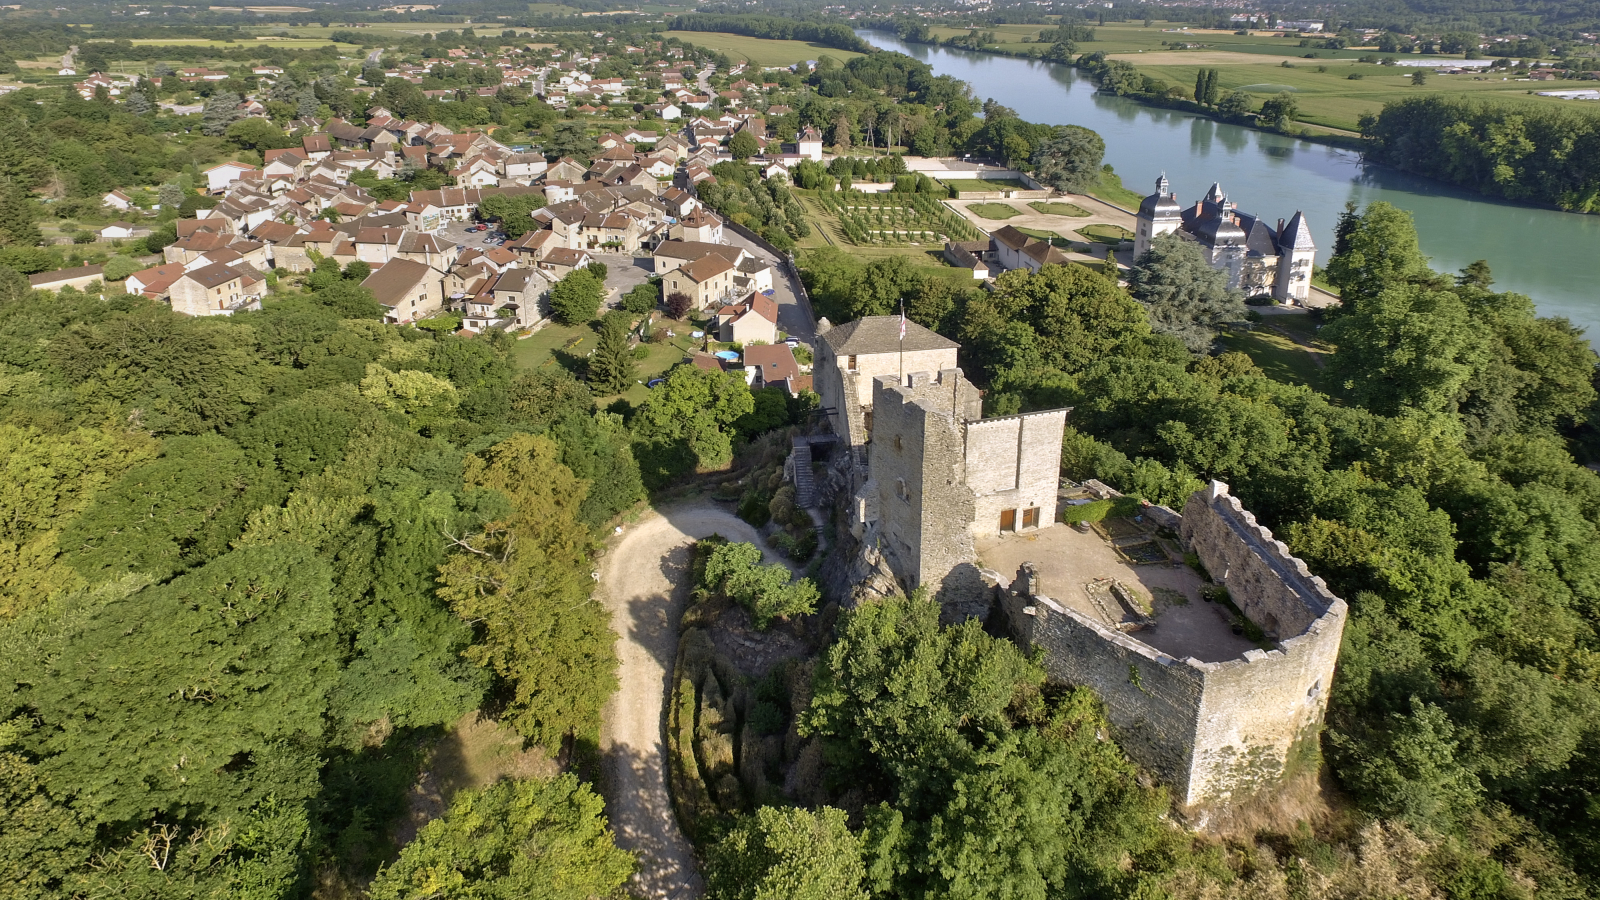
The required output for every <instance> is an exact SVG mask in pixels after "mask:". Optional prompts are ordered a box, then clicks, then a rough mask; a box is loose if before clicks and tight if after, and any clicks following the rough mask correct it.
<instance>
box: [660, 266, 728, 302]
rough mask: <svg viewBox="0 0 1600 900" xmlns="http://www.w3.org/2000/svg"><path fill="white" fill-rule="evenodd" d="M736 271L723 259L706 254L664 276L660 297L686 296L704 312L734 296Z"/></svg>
mask: <svg viewBox="0 0 1600 900" xmlns="http://www.w3.org/2000/svg"><path fill="white" fill-rule="evenodd" d="M737 272H738V269H737V268H735V266H734V264H733V263H731V262H729V261H728V259H727V258H726V257H724V256H721V255H720V254H716V253H708V254H706V255H705V256H702V257H700V258H699V259H697V260H694V261H693V262H690V263H689V264H688V265H685V266H679V267H678V268H676V269H673V270H672V271H670V272H668V273H667V274H666V275H665V276H663V277H662V279H661V286H662V290H663V294H662V296H666V297H670V296H672V295H673V294H678V293H681V294H686V295H688V297H689V299H690V301H691V302H692V303H693V304H694V308H695V309H705V308H706V307H709V306H711V305H712V304H713V303H718V302H720V301H722V300H725V299H727V298H728V297H730V296H731V295H732V294H733V277H734V275H735V273H737Z"/></svg>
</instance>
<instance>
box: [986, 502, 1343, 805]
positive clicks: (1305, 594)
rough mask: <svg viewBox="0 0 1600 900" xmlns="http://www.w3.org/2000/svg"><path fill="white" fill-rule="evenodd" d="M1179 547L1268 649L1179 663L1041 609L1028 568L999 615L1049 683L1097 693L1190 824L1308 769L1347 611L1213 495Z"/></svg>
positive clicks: (1236, 507) (1245, 516) (1235, 505)
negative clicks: (1189, 813)
mask: <svg viewBox="0 0 1600 900" xmlns="http://www.w3.org/2000/svg"><path fill="white" fill-rule="evenodd" d="M1179 534H1180V535H1181V537H1182V538H1183V541H1184V543H1185V545H1186V546H1187V547H1189V548H1190V549H1191V550H1192V551H1193V552H1194V553H1195V554H1196V555H1198V556H1199V558H1200V562H1201V564H1202V565H1204V566H1205V568H1206V570H1207V571H1208V572H1209V573H1210V574H1211V575H1212V577H1213V578H1214V579H1216V581H1218V582H1219V583H1221V584H1223V585H1225V586H1226V587H1227V588H1228V591H1229V594H1230V595H1231V597H1232V598H1233V600H1234V602H1235V603H1236V604H1237V605H1238V606H1239V608H1240V609H1241V610H1242V611H1243V612H1244V613H1245V614H1246V616H1248V617H1249V618H1250V619H1251V621H1253V622H1255V623H1256V624H1258V625H1261V626H1262V628H1263V630H1264V631H1267V633H1268V636H1269V639H1270V640H1272V642H1273V647H1272V649H1270V650H1262V649H1255V650H1249V651H1246V652H1245V653H1244V654H1243V655H1242V656H1240V657H1239V658H1237V659H1231V660H1227V661H1225V662H1203V661H1201V660H1199V659H1195V658H1193V657H1189V658H1185V659H1181V660H1180V659H1175V658H1173V657H1171V656H1168V655H1167V654H1164V653H1162V652H1160V651H1158V650H1156V649H1155V648H1153V647H1151V646H1149V645H1148V644H1145V643H1143V642H1141V641H1139V640H1138V639H1137V638H1135V637H1133V636H1132V635H1127V634H1123V633H1121V632H1118V631H1114V630H1111V629H1108V628H1105V627H1103V626H1101V625H1099V624H1098V623H1096V622H1093V621H1091V620H1090V619H1088V618H1087V617H1085V616H1083V615H1081V614H1079V613H1077V612H1076V611H1074V610H1072V609H1070V608H1068V607H1066V606H1065V605H1064V604H1059V603H1057V602H1055V601H1054V600H1051V599H1050V598H1048V597H1043V596H1039V595H1038V592H1037V589H1036V581H1037V580H1036V578H1035V577H1034V576H1033V573H1032V572H1031V569H1030V567H1029V566H1028V565H1024V566H1023V569H1022V571H1021V572H1019V573H1018V577H1017V579H1016V581H1015V582H1013V584H1012V587H1011V589H1010V590H1007V591H1003V592H1001V598H1000V601H1001V608H1002V610H1003V611H1004V613H1005V615H1006V618H1007V620H1008V622H1009V623H1010V626H1011V629H1012V632H1013V634H1014V636H1015V638H1016V639H1017V641H1018V642H1019V643H1021V644H1022V646H1023V647H1024V648H1025V649H1027V650H1029V651H1032V650H1034V649H1039V650H1042V651H1043V661H1044V666H1045V670H1046V672H1047V673H1048V674H1049V677H1050V679H1051V680H1052V681H1056V682H1059V683H1064V684H1074V685H1083V686H1087V687H1090V688H1092V689H1094V690H1095V692H1096V693H1097V694H1098V695H1099V696H1100V697H1101V698H1102V700H1103V702H1104V703H1105V707H1106V715H1107V718H1108V719H1109V720H1110V722H1111V724H1112V726H1113V728H1114V729H1115V730H1116V737H1117V740H1118V741H1119V743H1121V745H1122V746H1123V748H1124V749H1125V750H1127V752H1128V755H1129V756H1131V757H1132V758H1133V759H1134V760H1136V761H1137V762H1139V763H1140V764H1141V765H1143V766H1145V767H1147V768H1149V769H1150V770H1152V771H1153V772H1155V773H1156V774H1157V775H1158V776H1159V777H1160V778H1161V779H1162V780H1163V781H1166V782H1167V783H1169V784H1171V785H1172V787H1173V789H1174V791H1175V794H1176V797H1177V799H1178V801H1179V803H1180V805H1182V806H1183V807H1185V808H1188V809H1191V810H1193V809H1200V808H1205V807H1211V806H1216V805H1224V804H1227V803H1229V802H1230V801H1233V800H1238V799H1243V798H1245V797H1248V796H1251V795H1255V794H1258V793H1260V792H1262V791H1265V790H1270V789H1271V788H1273V787H1274V786H1276V785H1277V784H1279V783H1281V781H1282V780H1283V778H1284V777H1285V776H1286V775H1288V774H1292V773H1293V772H1294V771H1295V770H1296V768H1297V766H1298V765H1300V763H1301V762H1302V761H1303V760H1311V759H1315V758H1316V750H1317V738H1318V734H1319V732H1320V729H1321V725H1322V719H1323V715H1324V713H1325V712H1326V709H1327V703H1328V688H1329V686H1330V684H1331V683H1332V680H1333V671H1334V665H1335V663H1336V662H1337V661H1338V656H1339V643H1340V640H1341V638H1342V636H1343V633H1344V622H1345V617H1346V613H1347V610H1346V606H1345V602H1344V601H1343V600H1341V599H1339V598H1338V597H1336V596H1334V595H1333V594H1332V592H1330V591H1329V590H1328V588H1327V585H1326V584H1324V583H1323V581H1322V579H1320V578H1317V577H1315V576H1313V575H1311V573H1310V572H1309V571H1308V570H1307V569H1306V566H1305V563H1303V562H1302V561H1300V560H1298V559H1296V558H1295V557H1294V556H1293V555H1292V554H1290V552H1289V550H1288V548H1287V547H1285V546H1284V544H1283V543H1282V542H1281V541H1277V540H1275V539H1274V538H1273V537H1272V532H1270V531H1268V530H1267V529H1266V528H1264V527H1262V526H1261V525H1259V524H1258V523H1257V522H1256V520H1255V517H1254V516H1253V515H1251V514H1250V513H1249V512H1248V511H1246V510H1245V509H1244V507H1243V506H1242V505H1241V504H1240V503H1239V501H1238V499H1236V498H1234V497H1232V496H1230V495H1229V494H1228V486H1227V485H1225V484H1223V483H1221V482H1217V481H1214V482H1212V483H1211V485H1210V487H1209V488H1207V489H1205V490H1202V491H1197V492H1196V493H1195V494H1194V495H1193V496H1192V497H1190V498H1189V501H1188V503H1187V504H1185V505H1184V508H1183V517H1182V521H1181V522H1180V523H1179ZM1269 625H1270V628H1269ZM1157 627H1159V624H1158V626H1157Z"/></svg>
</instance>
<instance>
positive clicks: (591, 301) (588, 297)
mask: <svg viewBox="0 0 1600 900" xmlns="http://www.w3.org/2000/svg"><path fill="white" fill-rule="evenodd" d="M604 298H605V285H604V284H603V283H602V282H601V281H600V279H598V278H596V277H594V273H592V272H590V271H588V270H587V269H574V270H573V271H571V272H568V273H567V275H566V277H564V278H562V279H561V280H560V281H558V282H556V283H555V286H554V287H552V288H550V311H551V312H553V313H554V314H555V317H556V319H557V320H558V321H560V322H561V323H562V324H563V325H582V324H583V323H585V322H588V321H589V320H590V319H593V318H594V314H595V313H596V312H598V311H599V310H600V301H601V300H603V299H604Z"/></svg>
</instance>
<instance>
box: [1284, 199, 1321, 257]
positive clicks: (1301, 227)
mask: <svg viewBox="0 0 1600 900" xmlns="http://www.w3.org/2000/svg"><path fill="white" fill-rule="evenodd" d="M1278 248H1279V249H1280V250H1315V249H1317V245H1316V244H1315V243H1314V242H1313V241H1312V240H1311V226H1310V225H1307V224H1306V217H1305V213H1302V212H1301V211H1300V210H1298V209H1297V210H1295V211H1294V218H1292V219H1290V220H1289V224H1287V225H1285V226H1283V233H1282V234H1279V235H1278Z"/></svg>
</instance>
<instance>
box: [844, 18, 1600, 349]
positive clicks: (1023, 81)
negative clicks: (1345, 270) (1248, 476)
mask: <svg viewBox="0 0 1600 900" xmlns="http://www.w3.org/2000/svg"><path fill="white" fill-rule="evenodd" d="M861 34H862V36H863V37H864V38H865V39H867V40H868V41H870V42H871V43H872V44H873V45H875V46H877V47H879V48H881V49H888V50H894V51H897V52H900V53H905V54H906V55H908V56H911V57H912V58H914V59H918V60H921V61H922V62H925V63H927V64H929V65H931V66H932V67H933V70H934V72H935V73H936V74H939V75H948V76H950V77H953V78H956V79H959V80H961V81H964V82H966V83H967V84H969V85H971V87H972V91H973V94H974V96H977V97H984V98H990V97H992V98H994V100H995V101H996V102H998V103H1002V104H1005V105H1006V106H1009V107H1011V108H1012V109H1015V110H1016V112H1017V115H1018V116H1020V117H1021V118H1023V119H1024V120H1027V121H1031V122H1043V123H1047V124H1051V125H1067V124H1072V125H1081V126H1083V127H1085V128H1088V129H1091V130H1093V131H1095V132H1096V133H1098V134H1099V135H1100V136H1101V138H1102V139H1104V141H1105V144H1106V154H1105V158H1106V159H1108V160H1111V161H1113V162H1115V164H1116V167H1117V172H1118V173H1119V174H1120V175H1121V176H1122V181H1123V183H1124V184H1125V185H1126V186H1127V187H1128V188H1129V189H1130V190H1132V191H1134V192H1135V193H1137V194H1140V195H1145V194H1149V193H1150V192H1151V191H1152V190H1153V189H1154V187H1155V181H1156V178H1157V177H1158V176H1160V175H1162V174H1165V175H1166V176H1167V178H1168V180H1169V181H1170V182H1171V184H1172V187H1173V189H1174V190H1175V191H1176V192H1177V193H1178V197H1179V200H1180V201H1181V202H1182V203H1185V204H1192V203H1194V202H1195V201H1196V200H1198V199H1200V198H1201V197H1202V196H1203V195H1204V194H1205V193H1206V191H1207V189H1209V188H1210V186H1211V185H1212V184H1213V183H1219V184H1220V185H1221V187H1222V189H1223V190H1224V192H1225V193H1226V194H1227V195H1228V199H1229V200H1230V201H1232V202H1236V203H1238V204H1239V209H1241V210H1243V211H1246V212H1250V213H1253V214H1255V215H1258V216H1261V217H1262V218H1263V219H1265V220H1267V221H1269V222H1271V221H1276V220H1277V219H1278V218H1288V217H1290V216H1292V215H1293V214H1294V213H1295V212H1296V211H1299V212H1302V213H1303V214H1304V215H1305V219H1306V222H1307V223H1308V224H1309V225H1310V227H1311V232H1312V235H1313V238H1314V240H1315V242H1316V246H1317V264H1318V265H1326V264H1327V260H1328V257H1329V256H1330V255H1331V253H1332V249H1333V242H1334V234H1333V230H1334V226H1335V225H1336V224H1337V223H1338V221H1339V216H1340V214H1341V213H1342V212H1343V210H1344V205H1345V203H1347V202H1353V203H1355V204H1356V205H1358V206H1365V205H1367V204H1369V203H1372V202H1375V201H1379V200H1382V201H1386V202H1389V203H1392V204H1394V205H1395V206H1397V207H1399V208H1401V209H1404V210H1406V211H1408V212H1410V213H1411V215H1412V217H1413V219H1414V220H1415V222H1416V227H1417V233H1418V236H1419V238H1420V240H1421V244H1422V249H1423V252H1424V253H1426V254H1428V255H1429V256H1430V257H1431V264H1432V266H1433V268H1434V269H1436V270H1438V271H1442V272H1454V271H1458V270H1460V269H1462V268H1464V267H1466V266H1467V265H1469V264H1471V263H1472V262H1473V261H1474V260H1479V259H1486V260H1488V261H1489V263H1490V265H1491V266H1492V268H1493V271H1494V279H1495V287H1496V289H1497V290H1507V291H1515V292H1517V293H1522V294H1526V295H1528V296H1530V297H1532V298H1533V300H1534V303H1535V304H1536V305H1537V307H1538V309H1539V313H1540V315H1545V316H1564V317H1566V318H1567V319H1569V320H1570V321H1572V322H1573V323H1574V324H1576V325H1579V326H1581V327H1583V328H1585V329H1587V330H1589V331H1591V332H1593V331H1596V330H1597V329H1600V298H1597V297H1596V296H1595V294H1594V291H1593V287H1592V284H1591V283H1590V282H1591V278H1590V275H1589V270H1588V268H1587V267H1585V266H1583V265H1581V264H1575V262H1574V261H1581V260H1586V259H1589V258H1591V257H1593V255H1594V253H1595V251H1596V250H1597V249H1600V216H1580V215H1572V214H1569V213H1563V212H1557V211H1554V210H1549V209H1539V208H1534V207H1528V206H1523V205H1518V204H1513V203H1508V202H1503V201H1497V200H1493V199H1489V198H1486V197H1483V196H1482V195H1479V194H1475V193H1472V192H1469V191H1467V190H1465V189H1461V188H1454V187H1451V186H1449V185H1446V184H1442V183H1440V182H1436V181H1431V180H1429V179H1426V178H1422V177H1420V176H1414V175H1408V174H1406V173H1405V172H1402V171H1399V170H1397V169H1391V168H1388V167H1384V166H1369V165H1366V164H1364V163H1363V161H1362V159H1361V155H1360V154H1359V153H1357V152H1355V151H1353V150H1350V149H1345V148H1342V147H1334V146H1330V145H1327V144H1323V143H1317V142H1312V141H1308V140H1305V139H1303V138H1300V137H1295V136H1285V135H1280V134H1274V133H1272V132H1268V131H1262V130H1259V129H1250V128H1244V127H1241V126H1239V125H1235V124H1230V123H1227V122H1222V121H1218V120H1216V119H1213V118H1209V117H1199V116H1196V115H1193V114H1191V113H1187V112H1181V111H1179V110H1175V109H1168V108H1162V107H1155V106H1150V105H1147V104H1142V103H1137V102H1135V101H1133V100H1131V99H1130V98H1127V97H1116V96H1110V95H1107V94H1105V93H1104V92H1102V91H1100V90H1099V89H1098V86H1097V85H1095V84H1094V83H1093V82H1092V81H1091V80H1090V79H1089V78H1087V77H1086V76H1085V75H1083V74H1082V73H1081V72H1079V71H1077V70H1076V69H1073V68H1071V67H1069V66H1064V65H1059V64H1054V63H1048V62H1037V61H1032V60H1025V59H1018V58H1015V57H1007V56H998V55H994V54H980V53H973V52H970V51H962V50H951V49H945V48H939V47H929V46H926V45H919V44H906V43H904V42H902V41H900V40H899V39H897V38H894V37H893V36H891V35H887V34H884V33H881V32H873V31H862V32H861ZM1168 37H1170V35H1169V36H1168ZM1268 68H1269V69H1270V68H1271V67H1268ZM1283 71H1288V70H1283ZM1519 236H1530V237H1534V238H1535V239H1533V240H1521V239H1519Z"/></svg>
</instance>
